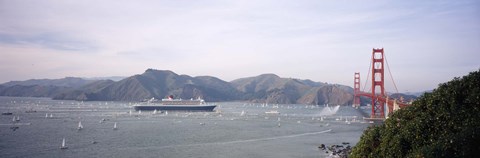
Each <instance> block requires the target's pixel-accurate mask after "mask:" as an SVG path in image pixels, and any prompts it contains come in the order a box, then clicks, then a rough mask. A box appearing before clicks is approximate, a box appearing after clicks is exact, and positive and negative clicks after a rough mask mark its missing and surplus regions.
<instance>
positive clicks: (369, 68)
mask: <svg viewBox="0 0 480 158" xmlns="http://www.w3.org/2000/svg"><path fill="white" fill-rule="evenodd" d="M371 58H372V59H373V54H372V57H371ZM371 68H372V60H370V65H369V66H368V74H367V79H366V80H365V84H363V90H362V91H363V92H366V91H365V88H366V87H367V83H368V79H369V77H370V70H371Z"/></svg>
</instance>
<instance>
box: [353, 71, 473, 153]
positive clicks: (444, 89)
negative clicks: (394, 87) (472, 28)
mask: <svg viewBox="0 0 480 158" xmlns="http://www.w3.org/2000/svg"><path fill="white" fill-rule="evenodd" d="M479 71H480V70H479ZM479 71H475V72H471V73H470V74H469V75H467V76H464V77H462V78H455V79H453V80H452V81H450V82H447V83H443V84H440V85H439V87H438V88H437V89H435V90H433V92H431V93H425V94H424V95H423V96H421V97H419V98H418V99H417V100H416V101H415V102H413V105H412V106H409V107H407V108H404V109H401V110H399V111H396V112H394V113H393V114H392V115H391V116H390V118H389V119H387V120H386V121H385V123H384V124H382V125H379V126H374V127H369V128H368V129H367V130H366V131H365V132H364V133H363V135H362V137H361V139H360V141H359V142H358V144H357V145H356V146H355V147H354V148H353V150H352V153H351V155H350V156H351V157H475V156H476V155H478V154H477V153H480V72H479Z"/></svg>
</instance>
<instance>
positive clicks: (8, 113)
mask: <svg viewBox="0 0 480 158" xmlns="http://www.w3.org/2000/svg"><path fill="white" fill-rule="evenodd" d="M2 115H13V113H11V112H4V113H2Z"/></svg>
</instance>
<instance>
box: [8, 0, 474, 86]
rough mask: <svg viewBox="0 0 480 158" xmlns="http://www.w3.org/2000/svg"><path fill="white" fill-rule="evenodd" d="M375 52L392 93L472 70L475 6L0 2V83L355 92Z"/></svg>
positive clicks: (329, 0)
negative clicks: (163, 76)
mask: <svg viewBox="0 0 480 158" xmlns="http://www.w3.org/2000/svg"><path fill="white" fill-rule="evenodd" d="M377 47H380V48H381V47H383V48H385V53H386V57H387V60H388V63H389V66H390V69H391V71H392V75H393V77H394V79H395V82H396V84H397V87H398V88H399V90H400V92H406V91H408V92H415V91H423V90H429V89H433V88H435V87H437V85H438V84H439V83H443V82H447V81H449V80H451V79H452V78H453V77H457V76H463V75H466V74H468V72H471V71H475V70H478V69H479V68H480V1H476V0H472V1H468V0H450V1H447V0H434V1H416V0H406V1H388V0H385V1H377V0H375V1H373V0H372V1H368V0H362V1H342V0H324V1H322V0H311V1H309V0H289V1H283V0H270V1H268V0H255V1H253V0H252V1H242V0H235V1H227V0H218V1H211V0H205V1H204V0H202V1H198V0H191V1H189V0H170V1H160V0H145V1H142V0H135V1H132V0H129V1H123V0H112V1H109V0H102V1H97V0H93V1H90V0H80V1H79V0H71V1H70V0H58V1H48V0H41V1H39V0H0V63H1V65H0V83H3V82H7V81H11V80H26V79H33V78H35V79H42V78H63V77H65V76H74V77H101V76H131V75H135V74H141V73H143V72H144V71H145V70H146V69H147V68H154V69H159V70H172V71H174V72H176V73H178V74H186V75H190V76H199V75H209V76H215V77H218V78H220V79H223V80H226V81H231V80H233V79H237V78H241V77H251V76H257V75H260V74H263V73H275V74H277V75H279V76H281V77H291V78H299V79H311V80H314V81H321V82H328V83H339V84H345V85H349V86H353V74H354V72H360V73H361V75H362V76H361V77H362V87H363V84H364V83H365V79H366V78H367V76H366V75H367V72H368V68H369V64H370V59H371V53H372V48H377ZM386 80H387V82H388V83H389V84H387V90H388V91H393V88H392V86H391V79H390V77H389V75H388V74H387V76H386Z"/></svg>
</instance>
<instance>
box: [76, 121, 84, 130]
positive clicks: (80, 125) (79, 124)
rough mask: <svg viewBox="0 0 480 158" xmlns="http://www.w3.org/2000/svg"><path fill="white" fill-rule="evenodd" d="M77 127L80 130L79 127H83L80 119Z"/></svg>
mask: <svg viewBox="0 0 480 158" xmlns="http://www.w3.org/2000/svg"><path fill="white" fill-rule="evenodd" d="M77 129H78V130H81V129H83V126H82V121H80V122H78V128H77Z"/></svg>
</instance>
